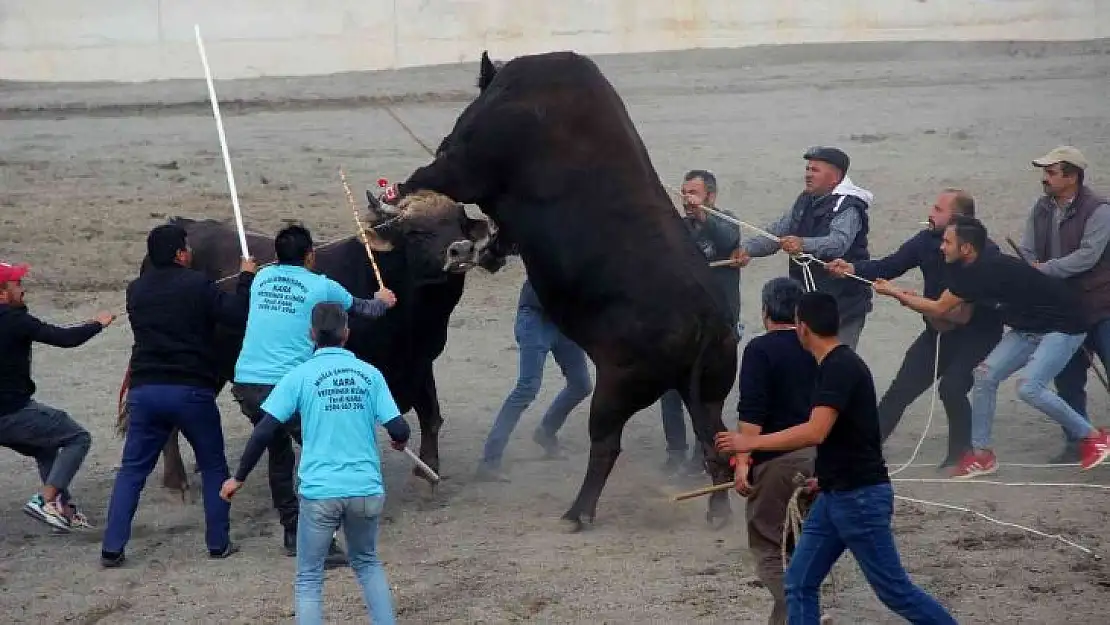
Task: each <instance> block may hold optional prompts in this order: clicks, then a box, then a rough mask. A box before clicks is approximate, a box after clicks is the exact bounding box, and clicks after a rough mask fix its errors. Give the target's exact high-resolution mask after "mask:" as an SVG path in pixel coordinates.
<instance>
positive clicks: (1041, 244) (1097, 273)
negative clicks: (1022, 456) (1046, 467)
mask: <svg viewBox="0 0 1110 625" xmlns="http://www.w3.org/2000/svg"><path fill="white" fill-rule="evenodd" d="M1033 166H1034V167H1036V168H1037V169H1040V170H1041V187H1042V189H1044V194H1043V195H1041V197H1040V198H1038V199H1037V201H1036V203H1034V204H1033V208H1032V210H1030V211H1029V218H1028V219H1027V220H1026V223H1025V232H1024V233H1023V234H1022V237H1021V244H1020V248H1021V254H1022V256H1024V259H1025V260H1026V261H1029V262H1031V263H1033V266H1034V267H1036V268H1037V269H1039V270H1040V271H1041V272H1042V273H1044V274H1046V275H1049V276H1052V277H1054V278H1060V279H1062V280H1064V281H1065V282H1066V283H1068V284H1069V285H1071V286H1072V287H1074V288H1075V291H1076V293H1078V294H1079V301H1080V304H1081V305H1082V306H1083V313H1084V319H1085V321H1086V323H1087V339H1086V341H1085V346H1086V347H1088V348H1090V351H1088V350H1086V349H1080V350H1078V351H1076V353H1075V355H1074V356H1072V359H1071V360H1070V361H1069V362H1068V364H1067V366H1065V367H1064V370H1063V371H1061V372H1060V373H1059V375H1057V376H1056V380H1055V382H1056V390H1057V392H1058V393H1059V395H1060V399H1062V400H1064V401H1065V402H1066V403H1067V404H1068V405H1069V406H1071V407H1072V409H1073V410H1075V411H1076V412H1077V413H1079V414H1080V415H1081V416H1083V417H1084V418H1085V419H1087V421H1090V420H1091V419H1090V418H1089V417H1088V415H1087V392H1086V388H1085V387H1086V386H1087V370H1088V369H1089V368H1090V367H1091V366H1092V365H1093V363H1092V362H1091V358H1092V357H1093V356H1095V355H1097V356H1098V358H1099V359H1100V360H1101V361H1102V365H1103V367H1104V368H1105V367H1106V365H1107V363H1108V362H1110V288H1108V286H1110V248H1108V247H1107V242H1110V203H1108V202H1107V200H1106V198H1105V197H1102V196H1100V195H1098V194H1097V193H1095V192H1094V191H1093V190H1092V189H1091V188H1090V187H1088V186H1087V185H1085V184H1084V176H1085V175H1086V169H1087V159H1086V157H1084V156H1083V153H1082V152H1080V151H1079V150H1078V149H1076V148H1074V147H1071V146H1067V145H1063V146H1060V147H1057V148H1054V149H1053V150H1051V151H1050V152H1049V153H1048V154H1045V155H1044V156H1042V157H1040V158H1038V159H1034V160H1033ZM1064 441H1065V444H1064V450H1063V452H1062V453H1061V454H1060V455H1058V456H1056V457H1055V458H1053V459H1052V461H1051V462H1076V461H1077V460H1079V441H1078V440H1076V439H1075V438H1073V437H1071V436H1068V434H1067V431H1066V430H1065V432H1064Z"/></svg>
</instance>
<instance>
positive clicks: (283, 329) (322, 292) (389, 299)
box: [231, 224, 397, 566]
mask: <svg viewBox="0 0 1110 625" xmlns="http://www.w3.org/2000/svg"><path fill="white" fill-rule="evenodd" d="M274 254H275V256H277V264H274V265H270V266H269V267H265V268H263V269H262V270H261V271H259V272H258V278H257V279H256V280H255V281H254V284H253V285H252V286H251V303H250V311H249V312H248V314H247V329H246V332H245V333H244V335H243V348H242V349H241V350H239V359H238V360H237V361H236V362H235V378H234V381H233V383H232V385H231V394H232V396H233V397H234V398H235V401H236V402H238V403H239V409H240V410H241V411H242V413H243V415H244V416H246V417H247V419H248V420H249V421H250V422H251V425H258V422H259V421H261V420H262V413H261V410H260V406H262V403H263V402H264V401H266V397H267V396H269V394H270V391H272V390H273V388H274V385H275V384H277V383H278V380H280V379H281V378H282V376H284V375H285V374H286V373H288V372H289V371H290V370H291V369H293V367H295V366H297V365H299V364H301V363H302V362H305V361H306V360H308V359H309V358H310V357H311V356H312V350H313V345H312V341H310V340H309V338H308V330H309V316H310V315H311V313H312V307H313V306H314V305H315V304H317V303H318V302H323V301H330V302H339V303H340V304H342V305H343V309H344V310H346V311H349V312H351V313H353V314H356V315H360V316H363V317H366V318H369V319H376V318H379V317H381V316H382V315H384V314H386V312H387V311H388V310H389V309H390V308H392V307H393V306H394V304H396V303H397V297H396V296H395V295H394V294H393V292H392V291H390V290H389V289H387V288H384V287H383V288H381V289H379V290H378V292H377V293H375V294H374V297H373V298H372V299H361V298H357V297H354V296H352V295H351V293H350V292H349V291H347V289H346V288H344V287H343V285H341V284H339V283H338V282H336V281H335V280H332V279H331V278H329V277H328V276H326V275H324V274H320V273H316V272H315V271H313V269H314V267H315V265H316V249H315V246H314V244H313V242H312V233H310V232H309V231H308V229H307V228H305V227H304V226H300V225H296V224H293V225H289V226H286V227H285V228H282V229H281V230H280V231H278V233H277V236H275V237H274ZM294 440H296V441H298V442H299V441H300V429H299V426H298V421H297V420H296V419H293V420H292V422H290V423H289V424H288V426H287V427H283V428H282V429H281V430H280V431H279V432H278V433H277V434H275V435H274V437H273V438H272V439H270V447H269V449H268V450H267V454H268V455H267V457H268V464H269V478H270V497H271V499H272V500H273V502H274V508H275V509H276V510H277V512H278V519H279V520H280V522H281V525H282V527H283V528H284V530H285V531H284V532H282V544H283V546H284V547H285V553H286V555H288V556H290V557H292V556H294V555H296V554H297V510H298V506H297V495H296V490H295V488H294V485H293V474H294V472H295V467H296V456H295V454H294V453H293V441H294ZM332 555H333V556H334V557H333V558H332V559H331V560H330V561H329V565H335V566H339V565H342V564H344V563H345V559H344V557H343V551H342V550H341V549H340V548H339V545H338V544H333V545H332Z"/></svg>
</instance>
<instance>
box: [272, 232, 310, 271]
mask: <svg viewBox="0 0 1110 625" xmlns="http://www.w3.org/2000/svg"><path fill="white" fill-rule="evenodd" d="M311 251H312V235H311V234H309V232H308V228H305V227H304V226H302V225H299V224H293V225H290V226H286V227H284V228H282V229H281V230H280V231H278V233H277V236H276V237H274V252H275V253H276V254H277V260H278V262H279V263H281V264H282V265H304V261H305V259H306V258H308V253H309V252H311Z"/></svg>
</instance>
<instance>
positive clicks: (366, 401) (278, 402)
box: [262, 347, 401, 499]
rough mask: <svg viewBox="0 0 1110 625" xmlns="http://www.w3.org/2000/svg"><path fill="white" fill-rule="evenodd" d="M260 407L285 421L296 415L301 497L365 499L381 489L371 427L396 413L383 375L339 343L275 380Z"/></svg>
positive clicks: (318, 352) (382, 491) (321, 350)
mask: <svg viewBox="0 0 1110 625" xmlns="http://www.w3.org/2000/svg"><path fill="white" fill-rule="evenodd" d="M262 410H264V411H265V412H266V413H267V414H269V415H271V416H273V417H274V418H275V419H277V420H278V421H281V422H282V423H286V422H288V421H289V419H290V418H291V417H292V416H293V414H294V413H300V415H301V434H302V437H303V447H302V448H301V464H300V468H299V469H298V470H297V477H299V478H300V488H299V491H300V494H301V496H302V497H304V498H305V499H335V498H342V497H370V496H372V495H381V494H383V493H384V492H385V486H384V484H383V481H382V473H381V461H380V458H379V456H378V440H377V433H376V432H377V431H376V430H375V428H374V426H375V425H384V424H385V423H386V422H387V421H391V420H393V419H395V418H396V417H398V416H399V415H400V414H401V412H400V411H399V410H398V409H397V404H396V402H395V401H394V400H393V395H391V394H390V392H389V387H388V386H387V385H386V382H385V377H383V376H382V374H381V372H380V371H378V370H377V369H375V368H374V367H373V366H371V365H369V364H367V363H365V362H363V361H361V360H359V359H358V358H356V357H355V356H354V354H352V353H351V352H350V351H348V350H346V349H343V348H341V347H325V348H321V349H318V350H316V353H315V354H313V355H312V357H311V358H309V360H308V361H306V362H304V363H302V364H300V365H298V366H297V367H295V368H294V369H293V370H292V371H290V372H289V373H288V374H287V375H286V376H285V377H283V378H282V379H281V381H280V382H278V384H277V386H275V387H274V390H273V391H271V392H270V396H269V397H268V398H267V399H266V401H265V402H264V403H263V404H262Z"/></svg>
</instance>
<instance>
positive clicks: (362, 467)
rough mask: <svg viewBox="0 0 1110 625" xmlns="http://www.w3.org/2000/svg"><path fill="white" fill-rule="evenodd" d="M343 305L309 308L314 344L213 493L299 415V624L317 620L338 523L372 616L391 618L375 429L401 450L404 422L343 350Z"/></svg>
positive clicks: (232, 486) (374, 376)
mask: <svg viewBox="0 0 1110 625" xmlns="http://www.w3.org/2000/svg"><path fill="white" fill-rule="evenodd" d="M344 308H345V307H344V306H342V305H340V304H337V303H333V302H321V303H319V304H316V305H315V306H314V307H313V308H312V329H311V337H312V340H313V343H314V344H315V346H316V351H315V352H314V353H313V355H312V357H311V358H309V360H308V361H306V362H304V363H302V364H300V365H298V366H296V367H294V368H293V369H292V370H291V371H289V373H287V374H286V375H285V376H284V377H282V379H281V380H280V381H279V382H278V384H277V386H275V387H274V389H273V391H271V392H270V394H269V396H268V397H267V398H266V401H265V403H263V404H262V414H263V417H262V419H261V420H260V421H259V422H258V425H257V426H255V428H254V431H253V432H252V433H251V437H250V440H248V441H247V446H246V448H245V449H244V450H243V457H242V460H240V462H239V469H238V470H237V471H236V472H235V477H234V478H233V479H229V480H228V481H227V482H225V483H224V486H223V489H222V491H221V496H222V497H223V498H224V499H226V500H228V501H230V500H231V497H232V496H234V495H235V493H236V491H238V490H239V488H240V487H241V486H242V484H243V482H244V481H245V480H246V479H247V476H248V475H249V474H250V472H251V470H252V469H254V467H255V465H256V464H258V460H259V459H260V458H261V457H262V452H263V451H265V450H266V445H267V443H268V442H269V440H270V439H271V438H273V436H274V434H275V433H276V432H278V430H279V429H280V427H281V424H283V423H287V422H289V420H290V419H291V418H292V417H293V415H294V414H298V413H299V414H300V415H301V416H300V419H301V431H302V432H303V437H304V439H303V440H304V447H303V448H302V453H301V465H300V469H299V470H298V473H297V476H298V477H299V478H300V514H299V519H298V522H297V578H296V584H295V593H296V612H297V622H298V623H300V624H301V625H316V624H317V623H322V622H323V620H324V606H323V595H324V561H325V560H326V559H327V557H328V551H329V547H330V545H331V542H332V537H333V536H334V534H335V532H336V530H338V529H339V526H340V525H342V526H343V533H344V536H345V537H346V539H347V550H348V553H349V555H350V560H351V568H353V569H354V571H355V576H356V577H357V578H358V583H359V585H360V586H361V587H362V596H363V599H364V600H365V601H366V607H367V609H368V610H369V612H370V616H371V617H373V620H372V622H374V623H378V624H381V625H385V624H392V623H393V622H394V617H393V599H392V597H391V595H390V590H389V581H388V580H387V578H386V575H385V570H384V568H383V567H382V563H381V561H380V560H379V559H378V551H377V542H378V526H379V523H380V522H381V514H382V509H383V506H384V505H385V484H384V480H383V479H382V472H381V459H380V458H379V457H378V441H377V435H376V433H375V430H374V426H376V425H382V426H384V427H385V429H386V431H387V432H388V433H389V437H390V438H391V439H392V446H393V448H394V449H397V450H403V449H404V448H405V443H406V442H408V439H409V426H408V423H406V422H405V420H404V419H403V418H402V417H401V413H400V410H398V409H397V404H396V403H395V402H394V400H393V396H392V395H390V393H389V386H388V385H387V384H386V382H385V377H383V376H382V374H381V372H380V371H378V370H377V369H375V368H374V367H373V366H371V365H369V364H367V363H365V362H363V361H361V360H359V359H358V358H357V357H355V355H354V354H353V353H351V352H350V351H349V350H347V349H344V348H343V345H344V344H346V342H347V338H348V336H349V334H350V331H349V329H348V326H347V313H346V312H345V310H344Z"/></svg>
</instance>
